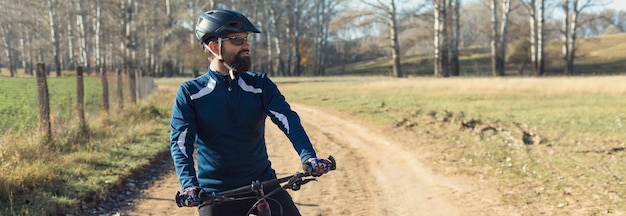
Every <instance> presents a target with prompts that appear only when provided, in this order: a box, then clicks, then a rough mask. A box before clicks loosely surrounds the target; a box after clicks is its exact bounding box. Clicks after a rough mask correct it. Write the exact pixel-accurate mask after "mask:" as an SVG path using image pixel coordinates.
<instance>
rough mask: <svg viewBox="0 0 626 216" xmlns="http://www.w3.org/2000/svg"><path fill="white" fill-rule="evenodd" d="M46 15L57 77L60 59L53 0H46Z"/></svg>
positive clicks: (59, 70)
mask: <svg viewBox="0 0 626 216" xmlns="http://www.w3.org/2000/svg"><path fill="white" fill-rule="evenodd" d="M47 3H48V16H49V20H50V21H49V23H50V40H51V41H52V56H53V58H54V66H55V69H56V70H55V71H56V75H57V77H60V76H61V61H60V59H59V55H60V54H59V30H58V29H57V24H56V16H57V15H56V11H55V4H56V1H55V0H47Z"/></svg>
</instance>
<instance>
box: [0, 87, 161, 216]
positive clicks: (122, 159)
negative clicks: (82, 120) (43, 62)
mask: <svg viewBox="0 0 626 216" xmlns="http://www.w3.org/2000/svg"><path fill="white" fill-rule="evenodd" d="M8 80H11V81H14V80H20V81H22V80H28V79H21V78H20V79H17V78H12V79H8ZM49 81H50V82H49V83H51V85H50V89H51V92H56V93H55V95H63V96H65V97H71V96H69V95H68V94H74V93H73V91H71V88H74V87H68V86H71V82H70V81H67V80H66V79H65V78H60V79H54V78H52V79H50V80H49ZM85 81H86V82H85V86H86V92H88V93H86V97H85V99H86V100H88V99H87V98H88V97H92V98H91V100H92V101H93V103H98V104H92V105H87V106H86V107H88V108H87V110H88V111H90V113H88V115H87V122H88V125H87V129H86V130H82V129H81V128H80V127H78V126H76V125H74V124H73V122H71V121H58V120H57V124H54V125H53V131H52V139H50V140H47V141H46V140H45V139H42V137H41V135H40V134H38V133H37V132H33V131H36V130H34V129H30V130H28V129H24V130H25V131H23V132H20V133H5V134H4V136H3V138H2V139H1V140H0V173H3V174H2V175H0V215H56V214H61V215H64V214H66V213H73V212H74V211H75V210H76V208H77V207H78V206H79V205H80V203H81V202H82V201H85V202H87V203H89V202H92V201H97V200H102V199H104V198H106V197H108V194H109V191H110V189H112V188H119V187H123V186H121V185H120V184H122V183H123V180H124V179H127V178H129V177H136V175H137V172H138V171H141V170H142V169H145V168H146V167H148V166H150V165H151V164H153V163H154V161H155V160H162V159H164V156H167V155H168V154H167V153H168V152H169V145H168V144H167V141H166V140H167V137H168V134H169V133H168V130H169V127H168V123H169V117H170V116H169V114H168V113H169V109H171V103H168V102H167V101H173V100H172V99H171V98H172V97H173V93H172V92H167V93H161V94H159V93H155V94H154V95H152V96H151V97H149V98H148V99H147V100H146V101H143V102H140V103H138V104H137V105H135V106H128V105H127V108H125V109H123V110H119V109H115V108H114V109H113V111H112V112H111V113H110V114H106V113H104V112H101V111H100V110H98V108H99V97H100V96H99V95H100V93H98V92H99V91H100V85H99V83H97V80H95V79H87V80H85ZM29 88H30V87H29ZM53 89H55V90H53ZM59 89H60V90H59ZM89 94H91V95H90V96H87V95H89ZM51 95H52V93H51ZM59 97H61V96H57V97H51V103H53V104H57V105H54V106H53V107H55V106H58V107H62V106H63V104H62V103H59V101H58V100H59V99H58V98H59ZM23 100H24V101H28V100H27V99H23ZM88 104H89V102H88ZM65 106H67V108H66V109H68V110H72V109H73V108H74V107H75V105H74V103H69V102H68V103H67V104H66V105H65ZM35 108H36V106H35ZM23 109H27V108H23ZM30 109H33V108H30ZM53 110H54V108H53ZM57 112H59V111H58V110H57ZM68 112H71V111H68ZM35 116H36V115H35ZM53 116H55V115H53ZM56 118H58V117H56Z"/></svg>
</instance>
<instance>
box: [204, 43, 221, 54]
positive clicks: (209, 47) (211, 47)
mask: <svg viewBox="0 0 626 216" xmlns="http://www.w3.org/2000/svg"><path fill="white" fill-rule="evenodd" d="M204 46H205V49H207V50H209V52H211V54H213V55H214V56H216V57H219V55H218V54H217V53H218V49H219V48H218V46H217V42H215V41H209V42H208V43H206V44H205V45H204Z"/></svg>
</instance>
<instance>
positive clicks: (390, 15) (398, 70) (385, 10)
mask: <svg viewBox="0 0 626 216" xmlns="http://www.w3.org/2000/svg"><path fill="white" fill-rule="evenodd" d="M361 2H362V3H363V4H366V5H369V6H370V7H372V8H374V9H375V10H376V11H379V12H380V13H377V14H379V15H378V16H379V17H381V18H382V19H383V20H386V22H387V23H388V24H387V25H388V26H387V27H388V28H389V32H388V34H389V35H388V36H389V41H390V42H391V44H390V46H391V49H392V52H391V59H392V75H393V76H394V77H402V76H403V75H402V67H401V64H400V62H401V61H400V58H401V57H400V42H399V41H398V21H397V8H396V1H395V0H389V1H382V0H377V1H376V3H370V2H369V1H365V0H361Z"/></svg>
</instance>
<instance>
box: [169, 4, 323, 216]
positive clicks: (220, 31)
mask: <svg viewBox="0 0 626 216" xmlns="http://www.w3.org/2000/svg"><path fill="white" fill-rule="evenodd" d="M195 33H196V37H197V39H198V40H199V41H200V43H201V45H202V47H203V49H204V51H205V53H206V55H207V57H208V59H209V61H210V66H209V69H208V71H207V73H206V74H204V75H202V76H199V77H197V78H196V79H194V80H191V81H187V82H185V83H183V84H181V85H180V87H179V89H178V92H177V93H176V101H175V103H174V107H173V111H172V120H171V123H170V126H171V137H170V144H171V153H172V158H173V160H174V165H175V167H176V173H177V174H178V179H179V181H180V183H181V186H182V188H183V192H182V194H181V196H180V198H181V199H180V202H179V203H178V205H179V206H189V207H192V206H199V208H198V211H199V214H200V215H244V214H245V213H246V212H247V211H248V209H249V208H250V207H251V206H252V205H253V204H254V200H252V201H235V202H225V203H221V204H217V205H210V203H204V204H203V203H202V201H201V200H200V199H199V197H198V194H199V193H200V192H218V191H225V190H229V189H233V188H237V187H240V186H243V185H249V184H250V183H251V182H252V181H254V180H260V181H265V180H271V179H276V173H275V171H274V169H272V167H271V163H270V161H269V159H268V154H267V149H266V146H265V138H264V132H265V119H266V117H267V116H269V117H270V119H271V120H272V121H273V122H274V123H275V124H276V125H277V126H278V127H279V128H280V129H281V130H282V131H283V132H284V133H285V134H286V136H287V137H288V138H289V140H290V142H291V143H292V145H293V148H294V149H295V150H296V152H297V153H298V154H299V156H300V159H301V162H302V163H303V168H304V169H305V172H309V173H312V174H313V175H314V176H321V175H322V174H324V173H327V172H328V171H329V170H330V168H331V167H332V166H333V164H332V163H331V162H330V161H328V160H326V159H319V158H317V156H316V153H315V150H314V149H313V146H312V145H311V141H310V140H309V138H308V136H307V134H306V132H305V131H304V128H303V127H302V125H301V123H300V119H299V117H298V115H297V114H296V113H295V112H294V111H293V110H291V108H290V106H289V104H288V103H287V102H286V101H285V98H284V97H283V95H282V94H281V93H280V91H279V90H278V88H277V87H276V85H275V84H274V83H273V82H272V81H271V80H270V79H269V78H268V77H267V76H266V75H265V74H256V73H253V72H249V71H248V70H250V67H251V65H252V61H251V60H250V55H249V51H250V44H248V36H249V34H252V33H261V31H259V30H258V29H257V28H256V27H255V26H254V25H253V24H252V23H251V22H250V21H249V20H248V18H246V17H245V16H244V15H242V14H241V13H239V12H236V11H231V10H211V11H207V12H204V13H202V14H200V15H199V16H198V21H197V24H196V28H195ZM194 142H195V144H196V145H195V146H194ZM194 147H197V153H198V157H197V162H198V170H197V173H196V170H195V168H194V160H193V153H194ZM278 187H279V186H278V185H276V186H273V187H271V188H268V189H266V193H267V191H271V190H273V189H276V188H278ZM280 190H281V191H280V192H279V193H276V194H275V195H272V196H271V198H272V199H273V200H277V201H278V202H279V203H280V204H278V203H276V202H273V201H272V202H270V208H276V209H278V208H281V207H282V209H283V214H284V215H300V213H299V212H298V209H297V208H296V206H295V204H294V203H293V200H292V199H291V197H290V196H289V194H288V193H287V192H286V191H284V190H282V189H280ZM274 212H276V213H278V211H274Z"/></svg>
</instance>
